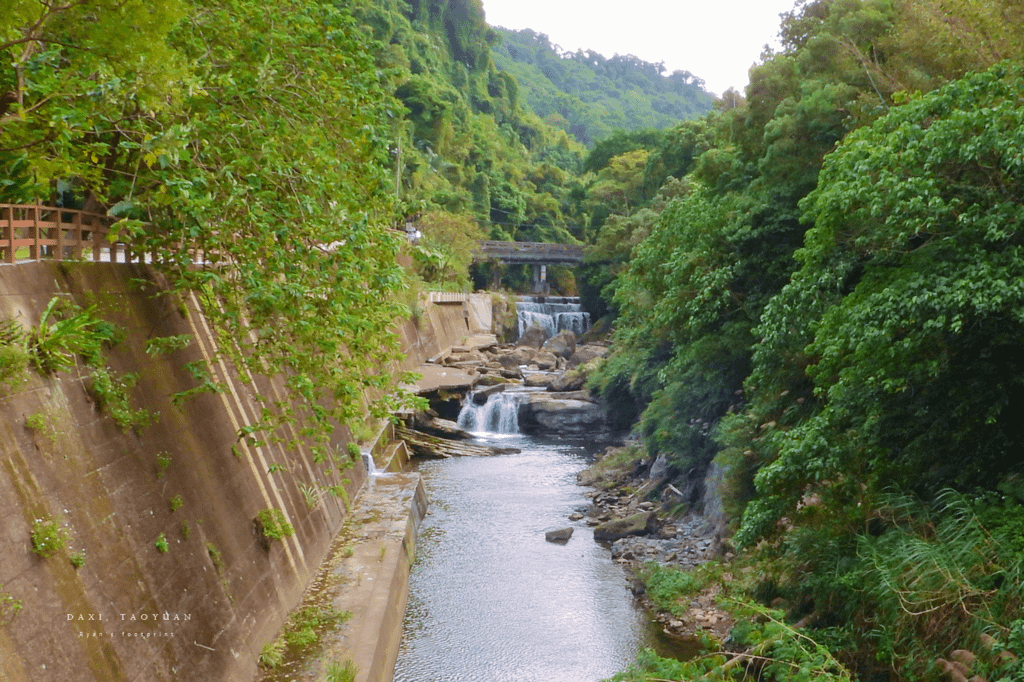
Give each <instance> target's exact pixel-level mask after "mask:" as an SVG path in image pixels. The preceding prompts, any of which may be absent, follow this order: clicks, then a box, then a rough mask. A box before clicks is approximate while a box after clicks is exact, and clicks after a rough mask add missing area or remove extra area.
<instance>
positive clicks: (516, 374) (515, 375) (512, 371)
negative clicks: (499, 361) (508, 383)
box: [500, 367, 523, 379]
mask: <svg viewBox="0 0 1024 682" xmlns="http://www.w3.org/2000/svg"><path fill="white" fill-rule="evenodd" d="M500 374H501V376H502V377H504V378H505V379H522V378H523V370H521V369H519V368H518V367H511V368H509V369H503V370H501V372H500Z"/></svg>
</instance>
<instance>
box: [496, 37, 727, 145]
mask: <svg viewBox="0 0 1024 682" xmlns="http://www.w3.org/2000/svg"><path fill="white" fill-rule="evenodd" d="M495 30H496V31H497V33H498V36H499V37H500V39H501V40H500V42H498V43H497V44H496V45H495V46H494V47H493V48H492V55H493V57H494V64H495V66H497V67H498V69H499V70H500V71H502V72H504V73H508V74H511V75H512V76H514V77H515V79H516V82H517V83H519V93H520V97H521V98H522V100H523V101H524V102H525V103H526V104H527V105H528V106H529V107H530V109H532V110H533V112H534V113H536V114H537V115H538V116H540V117H542V118H543V119H544V121H545V122H546V123H548V124H550V125H552V126H554V127H556V128H559V129H561V130H565V131H567V132H568V133H569V134H571V135H572V136H573V137H575V138H576V139H577V140H579V141H580V142H582V143H583V144H585V145H587V146H588V147H591V146H593V144H594V142H596V141H597V140H599V139H602V138H605V137H608V136H609V135H611V134H612V133H614V132H615V131H617V130H624V131H634V130H641V129H654V130H660V129H662V128H668V127H670V126H672V125H675V124H676V123H678V122H679V121H682V120H686V119H691V118H698V117H699V116H701V115H703V114H706V113H707V112H708V111H710V110H711V105H712V103H713V101H714V97H713V96H712V95H710V94H708V93H707V92H705V91H704V81H702V80H701V79H700V78H697V77H696V76H694V75H693V74H692V73H690V72H688V71H673V72H672V73H670V74H666V73H665V65H664V64H652V63H650V62H646V61H644V60H642V59H639V58H638V57H634V56H632V55H625V56H622V55H618V54H616V55H614V56H613V57H611V58H607V57H605V56H604V55H602V54H599V53H597V52H594V51H593V50H582V49H578V50H576V51H575V52H569V51H563V50H561V49H560V48H559V47H558V46H557V45H553V44H552V43H551V41H550V40H549V39H548V37H547V36H546V35H544V34H542V33H536V32H534V31H531V30H530V29H524V30H521V31H511V30H508V29H504V28H498V29H495Z"/></svg>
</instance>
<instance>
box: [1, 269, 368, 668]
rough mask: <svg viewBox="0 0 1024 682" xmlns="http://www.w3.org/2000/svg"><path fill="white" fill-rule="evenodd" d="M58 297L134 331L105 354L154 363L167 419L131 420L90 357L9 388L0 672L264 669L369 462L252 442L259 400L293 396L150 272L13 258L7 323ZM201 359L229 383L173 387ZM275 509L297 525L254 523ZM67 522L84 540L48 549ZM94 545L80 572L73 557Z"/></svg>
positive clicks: (144, 374)
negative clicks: (235, 353)
mask: <svg viewBox="0 0 1024 682" xmlns="http://www.w3.org/2000/svg"><path fill="white" fill-rule="evenodd" d="M54 296H66V297H68V298H70V299H72V300H74V301H76V302H77V303H78V304H79V305H82V306H88V305H95V306H96V307H97V314H98V315H99V316H100V317H102V318H103V319H106V320H108V321H110V322H113V323H115V324H117V325H118V326H119V327H121V328H122V329H124V330H125V337H124V339H123V340H122V341H121V342H120V343H118V344H117V345H116V346H115V347H114V348H112V349H110V350H109V351H107V365H108V366H109V367H110V368H111V369H112V370H113V371H114V372H115V373H118V374H124V373H128V372H132V373H137V374H139V375H140V379H139V381H138V384H137V385H136V387H135V388H134V389H133V390H132V392H131V403H132V407H133V408H136V409H139V408H144V409H147V410H150V411H152V412H155V413H159V418H158V419H157V420H156V421H155V423H153V424H152V425H150V426H148V427H145V428H141V429H139V430H138V431H137V432H134V431H132V430H129V431H127V432H123V431H122V430H121V429H120V428H118V426H117V425H116V424H115V423H114V421H113V420H112V419H111V418H110V416H109V415H108V414H106V413H104V412H103V411H101V410H100V409H98V407H97V405H96V404H95V403H94V401H93V399H92V398H91V397H90V394H89V391H88V390H87V388H88V382H89V374H90V369H89V368H88V367H85V366H84V365H83V364H82V362H81V360H79V363H78V366H77V367H76V368H75V369H73V370H71V371H68V372H61V373H59V374H57V375H56V376H53V377H41V376H39V375H38V374H36V373H35V372H32V371H29V372H27V373H26V374H25V377H24V381H22V382H20V383H19V384H18V385H16V386H14V387H12V388H4V389H3V390H0V424H2V432H0V518H2V521H0V604H3V603H6V604H7V607H6V608H4V607H3V606H0V609H2V610H0V680H2V681H3V682H40V681H50V680H52V681H55V682H57V681H60V682H64V681H69V682H70V681H79V680H82V681H90V682H92V681H96V680H102V681H103V682H113V681H116V680H132V681H133V682H146V681H150V680H153V681H157V680H204V681H212V680H218V681H221V680H225V681H230V680H246V681H248V680H250V679H252V677H253V675H254V673H255V670H256V665H257V659H258V657H259V653H260V649H261V647H262V646H263V644H264V643H266V642H267V641H269V640H270V639H272V638H273V636H274V635H275V633H276V632H277V631H278V630H279V628H280V626H281V625H282V623H283V621H284V618H285V617H286V615H287V613H288V611H289V610H290V609H291V608H292V607H293V606H294V605H295V604H296V603H297V602H298V601H299V599H300V597H301V595H302V592H303V589H304V588H305V586H306V584H307V582H308V580H309V578H310V576H311V575H312V574H313V573H314V572H315V570H316V568H317V566H318V565H319V563H320V561H321V559H322V558H323V556H324V555H325V553H326V551H327V549H328V547H329V546H330V543H331V540H332V538H333V537H334V536H335V535H336V534H337V531H338V530H339V529H340V527H341V525H342V523H343V522H344V520H345V517H346V511H345V505H344V503H343V500H342V499H338V498H337V497H335V496H333V495H330V494H326V491H325V489H326V487H327V486H330V485H342V486H344V487H345V488H346V490H347V494H348V495H349V496H351V495H354V494H355V493H356V492H357V490H358V488H359V487H360V486H361V485H362V483H363V480H364V477H365V472H364V470H363V468H362V464H361V463H360V462H356V463H354V467H353V468H348V469H347V470H345V471H344V472H343V473H342V472H339V469H338V467H337V466H336V463H335V462H332V461H321V462H317V461H314V457H313V455H312V453H311V452H310V451H309V449H308V448H305V447H299V448H297V449H294V450H288V449H286V448H285V447H284V446H283V445H276V444H269V445H260V446H258V447H257V446H253V445H249V444H247V443H245V442H244V441H240V440H239V439H238V435H237V434H238V433H239V430H240V429H242V428H243V427H244V426H246V425H249V424H253V423H255V422H257V421H258V418H259V414H260V405H259V403H258V402H257V400H256V398H255V396H256V395H257V394H261V395H264V396H268V397H270V398H271V399H279V398H280V397H282V393H281V391H280V390H279V388H280V387H278V386H275V385H272V384H269V383H267V382H264V381H261V380H256V381H252V380H251V378H249V377H244V379H245V380H244V381H243V380H241V379H240V378H239V377H237V376H235V375H234V374H233V373H232V372H231V371H229V369H228V368H227V367H226V366H225V365H223V364H222V363H220V362H218V361H217V360H216V359H215V358H216V354H215V343H216V341H215V338H214V335H213V334H212V332H211V329H210V328H209V326H208V325H207V323H206V321H205V319H204V317H203V315H202V314H201V311H200V310H199V309H198V306H197V304H196V302H195V301H194V300H190V299H185V300H179V299H177V298H176V297H174V296H171V295H167V293H166V287H165V286H164V283H163V282H162V281H161V278H160V276H159V275H158V274H156V273H155V272H154V271H152V270H151V269H149V268H148V267H146V266H142V265H113V264H99V263H97V264H64V265H61V264H57V263H45V262H44V263H37V264H28V265H17V266H11V267H2V268H0V319H2V318H4V317H11V318H15V319H18V320H20V321H21V322H22V324H23V325H25V326H26V327H28V326H35V325H36V324H38V322H39V315H40V313H41V312H42V310H43V309H44V307H45V306H46V304H47V302H48V301H50V299H51V298H53V297H54ZM180 334H188V335H191V336H192V337H193V339H194V340H193V342H192V343H191V344H190V345H189V346H188V347H187V348H184V349H182V350H178V351H175V352H173V353H170V354H168V355H150V354H147V352H146V344H147V341H148V340H150V339H153V338H156V337H164V336H170V335H180ZM199 361H207V362H208V363H209V367H210V369H211V371H212V375H213V378H214V379H215V380H216V381H219V382H222V383H223V384H224V385H225V386H226V388H227V390H225V391H224V392H222V393H202V394H199V395H197V396H195V397H193V398H191V399H189V400H187V401H185V402H184V403H182V404H181V406H180V407H176V406H175V405H174V404H173V403H172V400H171V398H172V396H173V395H174V394H176V393H179V392H182V391H185V390H188V389H190V388H193V387H194V386H196V384H197V382H196V380H195V379H194V378H193V376H192V375H191V374H190V373H189V371H188V369H187V368H186V364H188V363H194V362H199ZM29 418H31V422H32V424H34V425H35V426H34V427H33V426H29V425H27V422H26V420H29ZM40 424H44V425H45V426H44V427H42V428H40V427H39V425H40ZM279 435H281V436H283V437H285V438H289V437H291V436H294V435H295V434H294V433H282V434H279ZM346 439H347V434H346V433H342V432H339V433H337V434H336V438H335V440H334V443H333V445H335V446H336V447H338V448H340V451H341V452H342V455H341V457H342V458H344V457H347V455H345V454H344V452H345V451H344V448H343V446H344V444H345V442H346ZM341 461H342V462H343V463H345V464H346V465H347V463H346V462H344V460H341ZM349 461H351V460H349ZM274 465H276V466H274ZM272 471H273V472H274V473H271V472H272ZM304 488H305V490H306V491H307V492H304V490H303V489H304ZM310 491H312V492H313V493H314V494H315V497H314V498H311V499H310V501H312V502H313V505H312V506H310V505H309V504H307V493H308V492H310ZM179 496H180V498H179ZM178 499H180V507H179V508H177V509H172V508H173V507H174V506H176V505H177V502H174V503H172V500H178ZM267 508H276V509H280V510H282V511H283V512H284V514H285V515H286V517H287V519H288V521H289V522H290V523H291V524H292V525H293V526H294V528H295V535H294V536H293V537H291V538H287V539H284V540H281V541H274V542H270V543H267V542H266V541H265V540H264V539H263V538H262V537H261V535H260V534H259V532H258V529H257V526H256V524H255V523H254V519H255V517H256V515H257V513H258V512H259V511H260V510H262V509H267ZM51 517H52V518H53V519H55V520H57V521H58V522H59V524H60V525H61V526H62V527H63V528H65V529H66V532H67V536H68V546H67V548H66V549H64V550H62V551H60V552H58V553H57V554H55V555H53V556H51V557H49V558H42V557H40V556H39V555H38V554H37V553H35V552H33V550H32V544H31V532H32V525H33V523H34V521H35V520H36V519H43V518H51ZM161 539H165V540H166V543H167V550H168V551H166V552H161V551H160V550H159V549H158V547H157V544H159V541H160V540H161ZM80 552H81V553H84V557H85V563H84V564H83V565H82V566H81V567H79V568H77V569H76V568H75V566H73V565H72V562H71V560H70V558H71V556H72V555H73V554H77V553H80ZM5 596H9V599H7V601H6V602H4V601H3V598H4V597H5ZM12 600H16V602H15V601H12ZM15 603H20V605H21V606H22V608H21V609H20V610H18V611H16V612H15V609H13V608H11V606H12V605H14V604H15Z"/></svg>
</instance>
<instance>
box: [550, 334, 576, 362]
mask: <svg viewBox="0 0 1024 682" xmlns="http://www.w3.org/2000/svg"><path fill="white" fill-rule="evenodd" d="M543 350H545V351H547V352H548V353H551V354H552V355H557V356H558V357H561V358H569V357H572V354H573V353H575V352H576V335H575V334H573V333H572V332H571V331H569V330H568V329H563V330H562V331H560V332H558V333H557V334H555V335H554V336H552V337H551V338H550V339H548V340H547V341H545V342H544V346H543Z"/></svg>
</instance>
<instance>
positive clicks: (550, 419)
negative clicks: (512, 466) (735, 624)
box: [411, 328, 732, 639]
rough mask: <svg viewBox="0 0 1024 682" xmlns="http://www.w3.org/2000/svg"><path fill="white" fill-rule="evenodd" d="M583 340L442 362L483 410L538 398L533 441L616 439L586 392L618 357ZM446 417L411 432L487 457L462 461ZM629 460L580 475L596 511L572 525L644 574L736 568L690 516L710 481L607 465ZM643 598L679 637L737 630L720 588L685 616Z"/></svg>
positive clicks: (533, 339)
mask: <svg viewBox="0 0 1024 682" xmlns="http://www.w3.org/2000/svg"><path fill="white" fill-rule="evenodd" d="M583 340H584V341H585V342H584V343H580V342H579V340H577V338H576V336H575V335H574V334H573V333H572V332H569V331H564V332H560V333H559V334H558V335H556V336H554V337H552V338H551V339H545V334H544V330H542V329H539V328H531V329H527V330H526V331H525V332H524V334H523V335H522V336H521V337H520V339H519V340H518V341H517V342H516V343H514V344H500V343H497V342H494V343H484V344H478V345H477V346H475V347H457V348H452V349H451V350H450V351H449V352H447V353H445V354H443V355H442V356H440V357H438V358H435V359H434V362H435V363H437V364H438V365H440V366H443V367H445V368H450V369H452V370H458V371H462V372H465V373H466V374H467V375H468V382H467V383H468V386H467V390H472V391H474V400H475V401H476V402H477V403H478V404H483V403H485V402H486V401H488V400H490V399H491V398H492V396H494V395H495V394H497V393H501V392H504V391H508V390H522V388H530V389H534V390H532V391H530V392H528V394H527V395H526V396H525V397H524V399H523V400H521V401H520V402H519V403H518V422H519V425H520V428H521V429H522V431H523V432H524V433H535V434H558V435H568V436H580V435H587V436H593V435H597V434H600V435H601V436H602V437H606V436H607V435H608V428H607V420H606V418H605V414H604V410H603V408H602V406H601V405H600V404H599V401H598V400H597V399H596V398H594V397H593V396H591V395H590V394H589V393H588V392H587V391H586V390H585V389H584V385H585V382H586V378H587V375H588V374H589V373H590V372H591V371H593V369H594V368H595V367H596V366H597V365H598V364H599V363H600V362H601V361H602V359H603V358H604V357H605V356H606V355H607V354H608V348H607V347H606V346H605V345H604V344H602V343H600V342H593V341H591V340H589V339H586V338H584V339H583ZM448 398H449V401H450V402H451V403H453V404H454V406H461V402H462V396H461V394H456V395H451V396H449V397H448ZM433 402H434V401H432V403H433ZM448 410H449V411H448V415H446V416H449V417H450V418H451V419H452V420H454V417H455V414H457V409H454V408H453V407H449V408H448ZM440 416H441V415H439V414H437V413H435V414H434V415H433V419H432V420H429V419H428V420H426V421H425V420H424V419H423V418H422V417H421V418H419V419H418V420H417V422H418V423H416V424H414V425H412V424H411V426H414V428H416V429H419V430H423V431H427V432H431V436H432V437H434V438H435V439H436V438H438V437H440V438H442V439H443V442H444V443H445V445H444V446H443V447H441V448H438V452H437V453H436V456H444V457H446V456H453V455H459V454H466V455H474V454H480V453H479V452H475V451H468V450H467V451H465V452H460V448H459V446H454V447H452V446H450V445H448V444H450V443H451V442H452V441H451V440H449V439H451V438H458V436H457V435H454V434H452V433H447V434H445V433H440V432H438V431H437V430H436V429H432V427H431V425H430V422H434V423H436V424H442V425H443V426H442V430H450V429H451V428H452V427H454V424H452V423H450V422H445V421H444V420H443V419H441V418H440ZM411 447H412V446H411ZM429 447H430V446H429V443H428V442H424V439H419V440H418V441H417V443H416V445H415V448H414V450H415V451H417V453H418V454H420V455H424V454H428V450H429ZM619 451H620V449H619V448H609V449H608V450H606V452H605V453H604V455H603V456H602V457H600V458H599V461H598V462H597V464H596V465H595V466H594V467H592V468H591V469H587V470H585V471H583V472H581V473H580V475H579V482H580V484H581V485H585V486H588V487H590V488H592V491H591V492H590V493H589V495H588V496H589V497H590V499H591V503H590V504H588V505H586V506H585V507H580V508H577V509H575V510H571V511H570V513H569V514H568V519H569V520H570V521H572V522H575V523H585V524H586V525H588V526H591V527H593V528H594V537H595V540H597V541H599V542H602V543H603V544H606V545H607V546H608V547H609V549H610V552H611V559H612V560H613V561H615V562H617V563H620V564H624V565H625V566H626V567H627V568H628V569H630V570H631V571H632V572H633V573H634V574H637V573H638V572H639V571H640V570H641V569H642V568H643V567H644V566H645V565H646V564H648V563H649V562H655V563H657V564H658V565H660V566H670V567H674V568H678V569H682V570H692V569H694V568H696V567H697V566H699V565H701V564H703V563H705V562H707V561H709V560H713V559H722V558H731V555H730V554H728V553H727V552H726V551H725V548H724V547H723V545H722V543H721V541H720V538H719V532H720V531H719V529H718V528H717V527H716V525H715V524H714V523H711V522H709V521H707V520H706V519H705V518H704V517H703V516H701V515H699V514H697V513H694V512H693V511H690V510H692V509H693V508H694V507H696V508H701V507H702V504H700V503H699V502H700V500H699V498H700V496H701V487H702V483H703V482H702V481H690V482H686V483H679V482H678V481H677V483H678V487H677V486H676V485H673V483H672V481H673V480H675V479H674V478H673V476H672V474H674V473H675V472H671V471H669V470H668V468H667V465H666V464H665V463H664V461H654V462H648V463H646V464H643V463H641V464H640V465H633V466H631V467H629V468H628V469H627V470H624V471H621V470H615V468H614V467H611V468H610V467H607V466H603V465H602V464H601V461H602V460H606V459H609V458H613V457H614V456H615V454H616V453H617V452H619ZM494 454H498V453H494ZM684 478H685V477H684ZM680 514H682V516H680ZM559 541H561V540H559ZM633 589H634V593H636V595H637V597H638V598H640V599H641V600H643V601H645V603H646V605H647V606H648V607H649V608H650V610H651V611H652V613H653V614H654V616H655V618H656V619H657V620H658V621H659V622H660V623H661V624H662V626H663V628H664V630H665V632H666V633H667V634H669V635H671V636H676V637H692V636H694V635H695V634H698V633H703V634H706V635H711V636H714V637H717V638H719V639H723V638H724V637H725V636H726V635H727V633H728V630H729V628H730V627H731V626H732V620H731V618H730V617H729V615H728V614H727V613H726V612H724V611H722V610H720V609H718V608H717V607H716V606H715V601H716V595H715V594H714V593H713V588H712V589H709V590H706V591H705V592H702V593H701V594H699V595H697V596H696V597H695V598H694V599H693V600H692V602H691V603H690V605H689V607H688V609H687V610H686V612H685V613H684V614H683V615H681V616H678V615H673V614H670V613H664V612H658V611H657V609H655V608H654V606H653V604H651V603H650V601H649V600H647V598H646V595H645V594H644V590H643V585H642V582H641V581H640V580H635V581H634V582H633Z"/></svg>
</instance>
